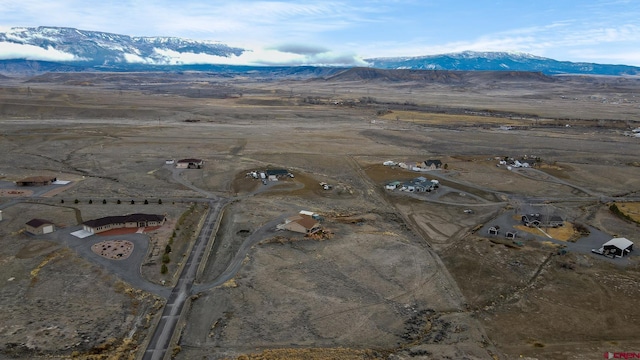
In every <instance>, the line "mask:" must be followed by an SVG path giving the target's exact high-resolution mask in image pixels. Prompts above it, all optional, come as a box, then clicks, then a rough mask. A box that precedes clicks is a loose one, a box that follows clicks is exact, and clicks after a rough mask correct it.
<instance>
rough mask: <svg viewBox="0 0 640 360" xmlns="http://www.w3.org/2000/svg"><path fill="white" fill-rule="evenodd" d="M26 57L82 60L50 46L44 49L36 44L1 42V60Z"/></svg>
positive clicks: (49, 59)
mask: <svg viewBox="0 0 640 360" xmlns="http://www.w3.org/2000/svg"><path fill="white" fill-rule="evenodd" d="M11 59H24V60H40V61H80V60H84V59H82V58H79V57H77V56H75V55H73V54H69V53H66V52H64V51H60V50H56V49H54V48H52V47H51V46H49V47H48V48H46V49H44V48H41V47H38V46H34V45H27V44H16V43H11V42H0V60H11Z"/></svg>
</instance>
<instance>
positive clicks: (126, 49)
mask: <svg viewBox="0 0 640 360" xmlns="http://www.w3.org/2000/svg"><path fill="white" fill-rule="evenodd" d="M244 51H245V50H244V49H240V48H233V47H229V46H227V45H225V44H222V43H218V42H212V41H193V40H186V39H181V38H172V37H131V36H127V35H119V34H111V33H105V32H98V31H85V30H78V29H74V28H62V27H45V26H40V27H35V28H29V27H25V28H12V29H11V30H9V31H7V32H4V33H1V32H0V59H3V60H10V59H16V58H19V59H24V60H40V61H59V62H65V63H68V64H69V63H70V64H74V65H82V66H110V65H122V64H148V65H180V64H182V63H185V59H189V56H191V57H192V58H193V57H194V56H200V57H201V58H202V57H203V55H204V56H205V57H204V58H205V59H206V56H210V57H212V58H211V59H209V60H210V61H212V60H214V59H213V57H220V58H225V57H230V56H234V55H235V56H239V55H241V54H242V53H243V52H244ZM12 56H13V57H12ZM187 62H189V61H188V60H187ZM190 63H193V62H190Z"/></svg>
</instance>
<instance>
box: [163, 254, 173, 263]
mask: <svg viewBox="0 0 640 360" xmlns="http://www.w3.org/2000/svg"><path fill="white" fill-rule="evenodd" d="M170 262H171V258H170V257H169V254H164V255H162V263H163V264H168V263H170Z"/></svg>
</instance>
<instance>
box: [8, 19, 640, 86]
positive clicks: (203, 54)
mask: <svg viewBox="0 0 640 360" xmlns="http://www.w3.org/2000/svg"><path fill="white" fill-rule="evenodd" d="M248 51H251V50H248V49H242V48H236V47H230V46H227V45H225V44H222V43H219V42H213V41H194V40H186V39H181V38H175V37H131V36H127V35H118V34H111V33H105V32H97V31H85V30H78V29H74V28H62V27H42V26H41V27H33V28H31V27H25V28H12V29H11V30H9V31H6V32H0V72H2V73H5V74H7V73H8V74H12V73H42V72H71V71H184V70H193V71H226V72H229V71H233V72H243V71H249V70H255V69H257V68H260V67H258V66H232V65H221V64H225V63H227V64H230V63H233V62H232V61H231V60H232V58H237V57H239V56H241V55H242V54H244V53H245V52H248ZM196 57H197V58H198V59H199V60H197V61H195V63H194V61H193V58H196ZM226 60H228V62H227V61H226ZM364 60H365V61H366V62H367V63H369V66H370V67H372V68H378V69H408V70H459V71H531V72H541V73H544V74H547V75H555V74H588V75H614V76H620V75H640V67H635V66H627V65H606V64H594V63H574V62H569V61H557V60H553V59H549V58H543V57H538V56H533V55H530V54H522V53H508V52H472V51H465V52H461V53H454V54H443V55H431V56H420V57H394V58H370V59H364ZM197 62H200V63H197ZM278 68H283V67H278ZM305 68H306V69H308V68H309V67H305ZM270 71H271V70H270ZM305 73H309V74H313V73H314V71H305Z"/></svg>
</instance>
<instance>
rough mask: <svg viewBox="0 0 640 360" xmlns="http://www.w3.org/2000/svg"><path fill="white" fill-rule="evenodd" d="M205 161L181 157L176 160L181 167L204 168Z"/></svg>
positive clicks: (178, 166) (177, 165)
mask: <svg viewBox="0 0 640 360" xmlns="http://www.w3.org/2000/svg"><path fill="white" fill-rule="evenodd" d="M203 165H204V161H203V160H202V159H181V160H178V161H176V167H177V168H179V169H202V166H203Z"/></svg>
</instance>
